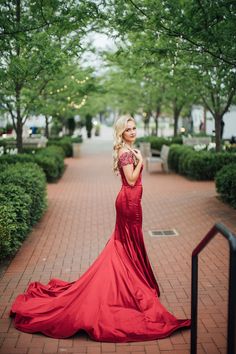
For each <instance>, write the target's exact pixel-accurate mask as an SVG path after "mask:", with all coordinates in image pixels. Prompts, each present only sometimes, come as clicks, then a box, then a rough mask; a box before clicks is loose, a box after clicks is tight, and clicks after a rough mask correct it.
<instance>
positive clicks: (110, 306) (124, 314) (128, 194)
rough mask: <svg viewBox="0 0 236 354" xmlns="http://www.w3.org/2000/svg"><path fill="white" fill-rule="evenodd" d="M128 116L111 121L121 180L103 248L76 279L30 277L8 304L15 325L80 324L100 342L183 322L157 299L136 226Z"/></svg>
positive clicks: (28, 328)
mask: <svg viewBox="0 0 236 354" xmlns="http://www.w3.org/2000/svg"><path fill="white" fill-rule="evenodd" d="M135 138H136V126H135V121H134V119H133V118H132V117H130V116H123V117H120V118H119V119H118V120H117V121H116V122H115V126H114V152H113V160H114V165H113V169H114V171H115V172H117V173H120V175H121V180H122V186H121V190H120V192H119V193H118V196H117V198H116V203H115V205H116V225H115V228H114V231H113V233H112V235H111V237H110V239H109V240H108V241H107V243H106V245H105V247H104V249H103V251H102V252H101V253H100V255H99V256H98V257H97V259H96V260H95V261H94V262H93V264H92V265H91V266H90V267H89V269H88V270H87V271H86V272H85V273H84V274H83V275H82V276H81V277H80V278H79V279H78V280H76V281H74V282H64V281H62V280H59V279H52V280H51V281H50V282H49V283H48V284H47V285H43V284H41V283H39V282H33V283H31V284H30V285H29V287H28V289H27V291H26V292H25V293H24V294H22V295H19V296H18V297H17V298H16V300H15V302H14V304H13V306H12V308H11V313H10V314H11V315H12V316H14V322H15V326H16V328H18V329H19V330H21V331H24V332H29V333H33V332H41V333H44V334H45V335H47V336H50V337H53V338H67V337H70V336H72V335H73V334H75V333H76V332H78V331H79V330H84V331H86V332H87V333H88V335H89V336H90V338H92V339H94V340H96V341H103V342H114V343H118V342H132V341H145V340H154V339H161V338H164V337H167V336H169V335H170V334H171V333H172V332H173V331H175V330H177V329H179V328H183V327H190V323H191V322H190V320H189V319H176V318H175V317H174V316H173V315H172V314H170V313H169V312H168V311H167V310H166V309H165V308H164V306H163V305H162V304H161V303H160V301H159V299H158V297H159V296H160V290H159V287H158V284H157V282H156V279H155V277H154V274H153V271H152V268H151V265H150V262H149V260H148V256H147V253H146V250H145V245H144V241H143V233H142V208H141V197H142V182H141V172H142V169H143V163H142V156H141V154H140V152H139V151H138V150H136V149H134V148H133V144H134V141H135Z"/></svg>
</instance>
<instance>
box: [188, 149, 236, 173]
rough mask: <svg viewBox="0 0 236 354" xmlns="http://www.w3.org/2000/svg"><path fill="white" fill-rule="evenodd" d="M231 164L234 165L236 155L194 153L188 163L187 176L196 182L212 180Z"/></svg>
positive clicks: (205, 152)
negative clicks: (224, 167)
mask: <svg viewBox="0 0 236 354" xmlns="http://www.w3.org/2000/svg"><path fill="white" fill-rule="evenodd" d="M232 162H235V163H236V155H235V154H232V153H228V152H218V153H216V152H208V151H200V152H196V153H194V154H193V155H192V156H191V158H190V160H189V162H188V171H187V175H188V176H189V177H191V178H193V179H197V180H213V179H214V177H215V175H216V173H217V172H218V171H219V170H221V168H222V167H223V166H225V165H228V164H230V163H232Z"/></svg>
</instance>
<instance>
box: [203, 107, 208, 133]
mask: <svg viewBox="0 0 236 354" xmlns="http://www.w3.org/2000/svg"><path fill="white" fill-rule="evenodd" d="M206 112H207V110H206V106H205V105H204V107H203V131H204V133H206Z"/></svg>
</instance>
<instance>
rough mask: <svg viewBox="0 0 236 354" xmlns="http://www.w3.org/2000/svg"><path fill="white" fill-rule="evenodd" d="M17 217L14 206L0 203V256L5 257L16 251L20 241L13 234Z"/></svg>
mask: <svg viewBox="0 0 236 354" xmlns="http://www.w3.org/2000/svg"><path fill="white" fill-rule="evenodd" d="M16 229H17V219H16V213H15V211H14V207H13V206H12V205H10V204H6V205H1V208H0V258H1V259H2V258H5V257H6V256H9V255H10V254H13V253H15V252H16V250H17V249H18V248H19V247H20V244H21V243H20V241H19V240H17V239H15V238H14V237H13V235H14V234H15V233H16Z"/></svg>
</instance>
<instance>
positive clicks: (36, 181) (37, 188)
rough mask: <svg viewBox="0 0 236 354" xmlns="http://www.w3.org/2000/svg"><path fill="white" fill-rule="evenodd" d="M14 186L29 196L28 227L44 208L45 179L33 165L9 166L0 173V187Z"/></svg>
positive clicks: (38, 168) (39, 169)
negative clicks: (20, 188)
mask: <svg viewBox="0 0 236 354" xmlns="http://www.w3.org/2000/svg"><path fill="white" fill-rule="evenodd" d="M9 183H11V184H14V185H16V186H20V187H22V189H24V191H25V192H26V193H27V194H29V195H30V197H31V204H30V206H29V207H30V225H34V224H35V223H36V222H37V221H38V220H39V219H40V217H41V216H42V214H43V212H44V210H45V208H46V206H47V200H46V178H45V174H44V172H43V170H42V169H41V168H40V167H39V166H38V165H37V164H35V163H19V162H17V163H16V164H14V165H9V166H8V167H7V168H5V169H4V171H2V172H1V173H0V185H6V184H9Z"/></svg>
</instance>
